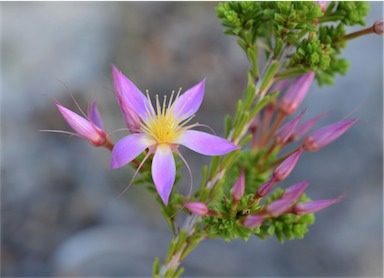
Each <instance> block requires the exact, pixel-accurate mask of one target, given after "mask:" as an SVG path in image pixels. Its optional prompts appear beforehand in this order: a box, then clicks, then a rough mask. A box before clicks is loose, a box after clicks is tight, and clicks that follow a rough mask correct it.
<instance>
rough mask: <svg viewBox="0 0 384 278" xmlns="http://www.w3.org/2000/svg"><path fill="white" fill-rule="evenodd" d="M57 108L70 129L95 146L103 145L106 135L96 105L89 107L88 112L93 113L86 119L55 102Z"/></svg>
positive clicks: (106, 138)
mask: <svg viewBox="0 0 384 278" xmlns="http://www.w3.org/2000/svg"><path fill="white" fill-rule="evenodd" d="M56 106H57V108H58V109H59V111H60V113H61V115H62V116H63V118H64V119H65V120H66V121H67V123H68V124H69V125H70V126H71V127H72V129H73V130H74V131H75V132H76V134H77V135H78V136H79V137H82V138H84V139H86V140H87V141H88V142H90V143H91V144H92V145H94V146H95V147H100V146H103V145H104V144H105V143H106V141H107V140H108V135H107V134H106V133H105V132H104V131H103V130H102V128H101V126H99V125H102V123H101V118H100V116H99V115H98V112H96V106H95V104H94V105H93V106H94V107H91V109H90V112H92V111H93V112H92V113H93V114H91V115H88V117H90V116H91V117H92V118H93V119H94V121H95V122H93V120H92V119H90V120H88V119H85V118H84V117H82V116H79V115H78V114H76V113H75V112H73V111H71V110H69V109H68V108H66V107H64V106H62V105H60V104H59V103H56Z"/></svg>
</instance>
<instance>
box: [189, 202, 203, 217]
mask: <svg viewBox="0 0 384 278" xmlns="http://www.w3.org/2000/svg"><path fill="white" fill-rule="evenodd" d="M184 206H185V207H186V208H187V209H188V210H189V211H190V212H191V213H194V214H197V215H200V216H206V215H207V214H208V212H209V209H208V207H207V205H206V204H204V203H201V202H190V203H186V204H185V205H184Z"/></svg>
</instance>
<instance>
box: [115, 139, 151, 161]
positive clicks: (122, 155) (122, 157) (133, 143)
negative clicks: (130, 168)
mask: <svg viewBox="0 0 384 278" xmlns="http://www.w3.org/2000/svg"><path fill="white" fill-rule="evenodd" d="M155 143H156V142H154V141H153V140H151V139H150V138H148V137H146V135H143V134H140V133H134V134H130V135H128V136H126V137H124V138H123V139H121V140H120V141H119V142H117V143H116V144H115V146H114V147H113V150H112V160H111V168H119V167H121V166H124V165H125V164H128V163H129V162H131V161H132V160H133V159H135V158H136V157H137V156H138V155H139V154H140V153H142V152H143V151H144V150H145V149H146V148H148V147H149V146H151V145H153V144H155Z"/></svg>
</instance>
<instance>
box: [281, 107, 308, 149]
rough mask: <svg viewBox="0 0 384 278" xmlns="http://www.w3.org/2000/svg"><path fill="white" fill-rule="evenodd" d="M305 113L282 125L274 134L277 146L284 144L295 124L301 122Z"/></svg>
mask: <svg viewBox="0 0 384 278" xmlns="http://www.w3.org/2000/svg"><path fill="white" fill-rule="evenodd" d="M304 113H305V110H304V111H303V112H301V113H300V115H299V116H297V117H296V118H294V119H293V120H291V121H289V122H288V123H286V124H284V125H283V126H282V127H281V128H280V129H279V130H278V131H277V133H276V136H275V142H276V143H277V144H285V143H286V142H287V141H288V139H289V138H290V137H291V135H292V133H293V132H294V130H295V128H296V126H297V124H298V123H299V121H300V120H301V118H302V117H303V115H304Z"/></svg>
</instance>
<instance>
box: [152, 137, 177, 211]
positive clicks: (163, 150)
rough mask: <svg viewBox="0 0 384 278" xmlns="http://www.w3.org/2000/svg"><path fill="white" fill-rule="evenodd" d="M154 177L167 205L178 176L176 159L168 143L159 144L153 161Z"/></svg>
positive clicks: (158, 190)
mask: <svg viewBox="0 0 384 278" xmlns="http://www.w3.org/2000/svg"><path fill="white" fill-rule="evenodd" d="M152 178H153V182H154V183H155V186H156V189H157V192H158V193H159V195H160V197H161V199H162V200H163V202H164V204H165V205H168V199H169V195H170V194H171V191H172V187H173V184H174V183H175V178H176V165H175V159H174V158H173V155H172V150H171V148H170V147H169V146H168V145H165V144H160V145H158V146H157V149H156V152H155V156H154V157H153V161H152Z"/></svg>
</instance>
